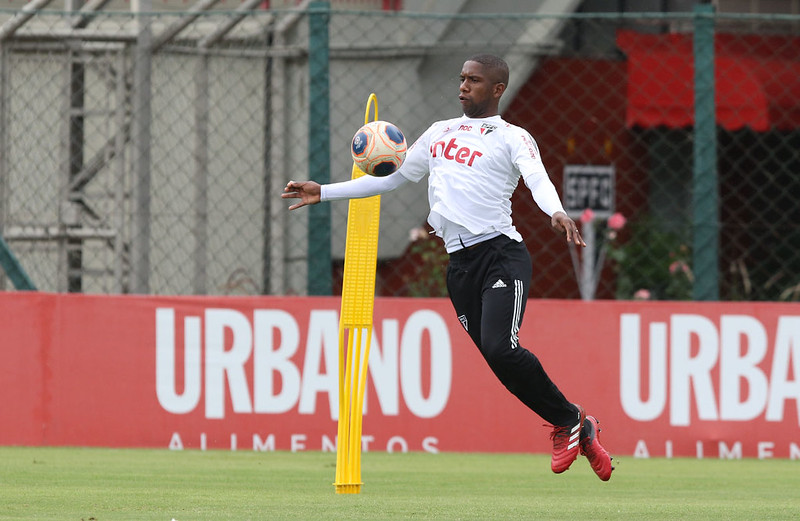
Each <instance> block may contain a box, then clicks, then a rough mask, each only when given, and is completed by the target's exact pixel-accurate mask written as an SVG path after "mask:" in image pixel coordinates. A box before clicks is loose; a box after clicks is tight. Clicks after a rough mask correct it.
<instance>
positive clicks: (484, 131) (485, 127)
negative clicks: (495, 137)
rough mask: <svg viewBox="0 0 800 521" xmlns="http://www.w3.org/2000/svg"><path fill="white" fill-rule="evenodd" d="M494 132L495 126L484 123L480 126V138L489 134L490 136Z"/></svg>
mask: <svg viewBox="0 0 800 521" xmlns="http://www.w3.org/2000/svg"><path fill="white" fill-rule="evenodd" d="M495 130H497V125H490V124H488V123H484V124H482V125H481V135H482V136H488V135H489V134H491V133H492V132H494V131H495Z"/></svg>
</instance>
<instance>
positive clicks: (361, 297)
mask: <svg viewBox="0 0 800 521" xmlns="http://www.w3.org/2000/svg"><path fill="white" fill-rule="evenodd" d="M370 106H372V107H373V118H374V120H376V121H377V119H378V98H377V97H376V96H375V94H370V96H369V99H368V100H367V110H366V112H365V113H364V124H366V123H369V110H370ZM362 175H366V174H365V173H364V172H362V171H361V169H360V168H358V167H357V166H356V165H355V164H353V173H352V178H353V179H355V178H357V177H361V176H362ZM380 216H381V197H380V196H379V195H376V196H373V197H367V198H364V199H353V200H351V201H350V206H349V208H348V213H347V239H346V241H347V242H346V244H345V250H344V279H343V282H342V310H341V316H340V317H339V428H338V437H337V439H336V482H335V483H334V486H335V487H336V493H337V494H358V493H360V492H361V485H363V483H362V482H361V424H362V420H363V418H362V413H363V407H364V392H365V389H366V387H367V361H368V360H369V347H370V342H371V341H372V311H373V307H374V305H375V266H376V264H377V260H378V230H379V227H380Z"/></svg>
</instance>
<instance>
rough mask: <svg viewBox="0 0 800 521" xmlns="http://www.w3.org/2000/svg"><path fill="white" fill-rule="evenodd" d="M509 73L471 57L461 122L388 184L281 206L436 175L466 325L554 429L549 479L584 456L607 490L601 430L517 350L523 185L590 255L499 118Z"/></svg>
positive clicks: (531, 157)
mask: <svg viewBox="0 0 800 521" xmlns="http://www.w3.org/2000/svg"><path fill="white" fill-rule="evenodd" d="M508 74H509V71H508V65H507V64H506V62H505V61H504V60H502V59H501V58H499V57H497V56H494V55H490V54H478V55H475V56H472V57H470V58H469V59H467V61H466V62H465V63H464V66H463V68H462V70H461V79H460V82H461V84H460V89H459V96H458V99H459V101H460V102H461V107H462V108H463V110H464V115H463V116H462V117H460V118H455V119H450V120H445V121H438V122H436V123H433V124H432V125H431V126H430V127H429V128H428V130H426V131H425V132H424V133H423V134H422V136H421V137H420V138H419V139H418V140H417V141H416V142H415V143H414V144H413V145H412V146H411V147H410V148H409V150H408V154H407V155H406V159H405V162H404V163H403V165H402V166H401V167H400V168H399V169H398V170H397V171H396V172H394V173H393V174H391V175H388V176H386V177H372V176H362V177H359V178H357V179H353V180H349V181H345V182H341V183H332V184H327V185H322V186H320V185H319V184H318V183H315V182H313V181H305V182H295V181H290V182H289V183H288V184H287V185H286V188H285V189H284V192H283V194H281V197H283V198H286V199H299V201H298V202H296V203H294V204H292V205H291V206H290V207H289V209H290V210H294V209H297V208H300V207H302V206H306V205H310V204H316V203H318V202H320V201H332V200H338V199H352V198H360V197H369V196H373V195H378V194H383V193H386V192H389V191H391V190H394V189H396V188H397V187H399V186H400V185H402V184H404V183H407V182H409V181H413V182H419V181H420V180H421V179H422V178H423V177H424V176H425V175H426V174H427V175H428V200H429V203H430V214H429V216H428V223H429V224H430V225H431V226H432V228H433V230H434V231H435V233H436V234H437V235H438V236H439V237H441V238H442V239H443V241H444V245H445V248H446V250H447V252H448V253H449V255H450V262H449V265H448V268H447V290H448V293H449V295H450V300H451V302H452V303H453V307H454V308H455V312H456V315H457V316H458V319H459V321H460V322H461V324H462V325H463V326H464V329H465V330H466V331H467V333H468V334H469V336H470V338H471V339H472V341H473V342H474V343H475V345H476V346H478V349H479V350H480V352H481V354H482V355H483V357H484V359H485V360H486V362H487V363H488V364H489V367H490V368H491V369H492V371H493V372H494V374H495V375H496V376H497V378H498V379H499V380H500V381H501V382H502V383H503V385H505V387H506V388H507V389H508V390H509V391H510V392H511V393H513V394H514V395H515V396H516V397H517V398H519V399H520V400H521V401H522V402H523V403H524V404H525V405H526V406H528V408H530V409H531V410H532V411H534V412H535V413H537V414H538V415H539V416H541V417H542V418H544V419H545V420H546V421H548V422H549V423H550V424H552V425H553V430H552V433H551V438H552V440H553V454H552V459H551V465H550V466H551V469H552V470H553V472H555V473H561V472H564V471H565V470H567V469H568V468H569V467H570V465H571V464H572V462H573V461H575V459H576V458H577V457H578V453H579V452H580V453H581V454H584V455H585V456H586V457H587V458H588V459H589V462H590V464H591V466H592V469H593V470H594V471H595V473H596V474H597V475H598V476H599V477H600V479H602V480H603V481H606V480H608V479H609V478H610V477H611V471H612V470H613V467H612V465H611V457H610V456H609V455H608V453H607V452H606V450H605V449H604V448H603V447H602V446H601V445H600V439H599V436H598V433H599V428H598V426H597V420H596V419H595V418H594V417H592V416H587V415H586V414H585V413H584V410H583V408H582V407H580V406H579V405H576V404H573V403H571V402H569V401H568V400H567V399H566V398H565V397H564V395H563V394H562V392H561V391H560V390H559V389H558V387H557V386H556V384H555V383H553V382H552V380H551V379H550V378H549V377H548V375H547V373H546V372H545V370H544V368H543V367H542V365H541V363H540V362H539V359H538V358H537V357H536V356H535V355H534V354H533V353H531V352H530V351H528V350H527V349H525V348H524V347H522V346H521V345H520V344H519V328H520V324H521V323H522V316H523V313H524V312H525V304H526V300H527V296H528V289H529V287H530V281H531V273H532V267H531V259H530V255H529V253H528V250H527V248H526V247H525V245H524V244H523V243H522V236H521V235H520V234H519V232H517V230H516V228H515V227H514V225H513V223H512V220H511V195H512V193H513V192H514V189H515V188H516V186H517V182H518V181H519V178H520V176H522V178H523V180H524V181H525V184H526V185H527V187H528V188H529V189H530V191H531V194H532V196H533V199H534V201H535V202H536V204H537V205H538V206H539V208H541V210H542V211H544V212H545V213H546V214H547V215H549V216H550V222H551V226H552V227H553V228H554V229H556V230H557V231H559V232H561V233H563V234H564V235H565V237H566V240H567V242H568V243H569V242H572V243H574V244H576V245H578V246H586V243H585V242H584V241H583V238H582V237H581V234H580V232H579V231H578V227H577V226H576V224H575V222H574V221H573V220H572V219H570V218H569V216H568V215H567V214H566V213H565V212H564V209H563V206H562V204H561V201H560V199H559V197H558V193H557V192H556V189H555V187H554V186H553V183H552V182H551V180H550V177H549V176H548V174H547V171H546V170H545V168H544V165H543V164H542V160H541V157H540V155H539V149H538V147H537V145H536V142H535V141H534V140H533V138H532V137H531V136H530V134H529V133H528V132H527V131H526V130H524V129H522V128H520V127H517V126H514V125H511V124H509V123H507V122H505V121H504V120H503V119H502V118H501V117H500V115H499V113H498V105H499V102H500V97H501V96H502V95H503V92H504V91H505V89H506V85H508Z"/></svg>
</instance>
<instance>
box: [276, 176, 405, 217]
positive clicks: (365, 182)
mask: <svg viewBox="0 0 800 521" xmlns="http://www.w3.org/2000/svg"><path fill="white" fill-rule="evenodd" d="M406 182H408V179H406V178H405V177H403V176H402V175H399V174H398V173H396V172H395V173H394V174H391V175H387V176H386V177H373V176H371V175H363V176H361V177H359V178H356V179H351V180H349V181H343V182H341V183H332V184H328V185H320V184H319V183H316V182H314V181H304V182H297V181H289V182H288V183H287V184H286V188H284V189H283V193H282V194H281V198H283V199H300V201H299V202H297V203H295V204H293V205H291V206H290V207H289V210H296V209H297V208H302V207H303V206H307V205H310V204H317V203H318V202H320V201H338V200H341V199H360V198H362V197H371V196H373V195H379V194H385V193H386V192H391V191H392V190H394V189H395V188H397V187H398V186H400V185H402V184H404V183H406Z"/></svg>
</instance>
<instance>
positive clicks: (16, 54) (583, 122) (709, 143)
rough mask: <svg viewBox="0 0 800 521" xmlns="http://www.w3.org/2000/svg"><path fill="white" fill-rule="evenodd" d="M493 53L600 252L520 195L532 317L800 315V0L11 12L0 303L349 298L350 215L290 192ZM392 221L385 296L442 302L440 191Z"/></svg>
mask: <svg viewBox="0 0 800 521" xmlns="http://www.w3.org/2000/svg"><path fill="white" fill-rule="evenodd" d="M478 52H490V53H494V54H497V55H500V56H501V57H503V58H504V59H505V60H506V61H507V62H508V63H509V65H510V68H511V79H510V82H509V83H510V84H509V86H508V89H507V91H506V94H505V95H504V99H503V104H502V105H501V110H502V115H503V117H504V118H505V119H506V120H507V121H508V122H510V123H513V124H516V125H520V126H522V127H524V128H526V129H527V130H528V131H529V132H530V133H531V134H532V135H533V137H534V138H535V139H536V141H537V143H538V145H539V149H540V152H541V155H542V158H543V161H544V164H545V166H546V167H547V169H548V171H549V173H550V176H551V178H552V180H553V182H554V184H555V185H556V187H557V189H558V191H559V193H560V194H561V196H562V200H563V201H564V203H565V206H566V207H567V209H568V210H569V212H570V214H571V215H572V216H573V218H574V219H576V221H578V222H580V223H581V226H582V227H583V230H584V235H585V236H587V237H589V238H590V239H591V247H590V248H587V249H585V250H584V251H582V252H577V251H574V250H571V249H570V248H568V247H567V246H566V245H565V242H564V239H563V238H562V237H560V236H558V235H557V234H556V233H555V232H553V231H552V230H551V229H550V228H549V218H548V217H547V216H546V215H545V214H543V213H542V212H541V211H540V210H539V209H538V208H537V207H536V205H535V203H534V202H533V200H532V198H531V196H530V193H529V191H528V190H527V188H526V187H525V186H524V184H523V183H520V186H519V188H518V190H517V192H516V193H515V195H514V198H513V218H514V221H515V224H516V226H517V228H518V229H519V231H520V232H521V233H522V235H523V237H524V238H525V242H526V244H527V246H528V248H529V250H530V252H531V256H532V259H533V263H534V272H533V273H534V275H533V280H532V284H531V295H530V296H531V297H532V298H559V299H561V298H564V299H584V300H592V299H658V300H662V299H663V300H753V301H755V300H775V301H796V300H800V225H799V224H798V223H799V222H800V130H799V129H800V0H771V1H770V0H718V1H714V2H696V1H691V0H683V1H680V0H643V1H639V2H626V1H624V0H617V1H601V0H586V1H578V0H564V1H552V0H531V1H527V2H518V1H512V0H494V1H477V0H446V1H427V0H394V1H392V0H350V1H347V0H331V1H330V2H320V1H315V2H308V1H296V0H283V1H281V0H272V1H264V0H257V1H255V0H254V1H248V0H242V1H239V0H235V1H233V0H225V1H218V0H199V1H197V2H192V1H184V0H142V1H139V2H129V1H127V0H108V1H104V0H89V1H87V2H82V1H78V0H67V1H66V2H63V3H62V2H59V1H51V0H32V1H30V2H28V3H24V2H22V1H20V0H0V232H1V234H2V238H3V241H0V264H1V265H2V267H3V268H4V270H0V289H5V290H11V289H14V288H19V289H33V288H35V289H38V290H42V291H52V292H84V293H101V294H103V293H108V294H119V293H137V294H156V295H264V294H268V295H338V294H340V291H341V277H342V264H343V260H342V259H343V257H344V246H345V228H346V219H347V208H348V204H347V202H333V203H330V204H322V205H317V206H314V207H310V208H306V209H302V210H300V211H296V212H291V213H290V212H288V211H287V210H286V208H287V206H288V204H287V203H286V202H285V201H282V200H281V199H280V193H281V191H282V189H283V187H284V186H285V184H286V182H287V181H288V180H290V179H294V180H304V179H315V180H318V181H320V182H329V181H340V180H345V179H349V178H350V175H351V165H352V160H351V158H350V154H349V144H350V139H351V138H352V136H353V134H354V132H355V131H356V130H357V129H358V127H359V126H360V125H361V124H363V122H364V117H365V105H366V102H367V98H368V96H369V95H370V93H375V94H376V95H377V99H378V108H379V117H380V119H385V120H388V121H392V122H394V123H395V124H397V125H398V126H399V127H400V128H401V129H403V131H404V132H405V134H406V137H407V139H408V141H409V142H413V141H414V140H415V139H416V138H417V137H418V136H419V135H420V134H421V133H422V132H423V131H424V130H425V129H426V128H427V127H428V126H429V125H430V124H431V123H432V122H433V121H435V120H438V119H445V118H453V117H458V116H460V115H461V112H460V106H459V104H458V100H457V96H458V77H459V73H460V70H461V66H462V64H463V62H464V61H465V60H466V59H467V58H468V57H469V56H470V55H471V54H475V53H478ZM381 203H382V210H381V237H380V243H379V259H378V266H377V285H376V291H377V294H378V295H382V296H404V297H438V296H444V295H445V287H444V276H445V269H446V263H447V256H446V254H445V252H444V249H443V248H442V245H441V242H440V241H439V240H438V239H436V238H435V237H433V236H431V235H429V234H428V231H429V229H428V228H427V225H426V217H427V212H428V205H427V196H426V182H425V181H423V182H421V183H419V184H418V185H414V184H410V185H405V186H404V187H402V188H401V189H399V190H397V191H395V192H393V193H390V194H387V195H384V196H382V201H381Z"/></svg>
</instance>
